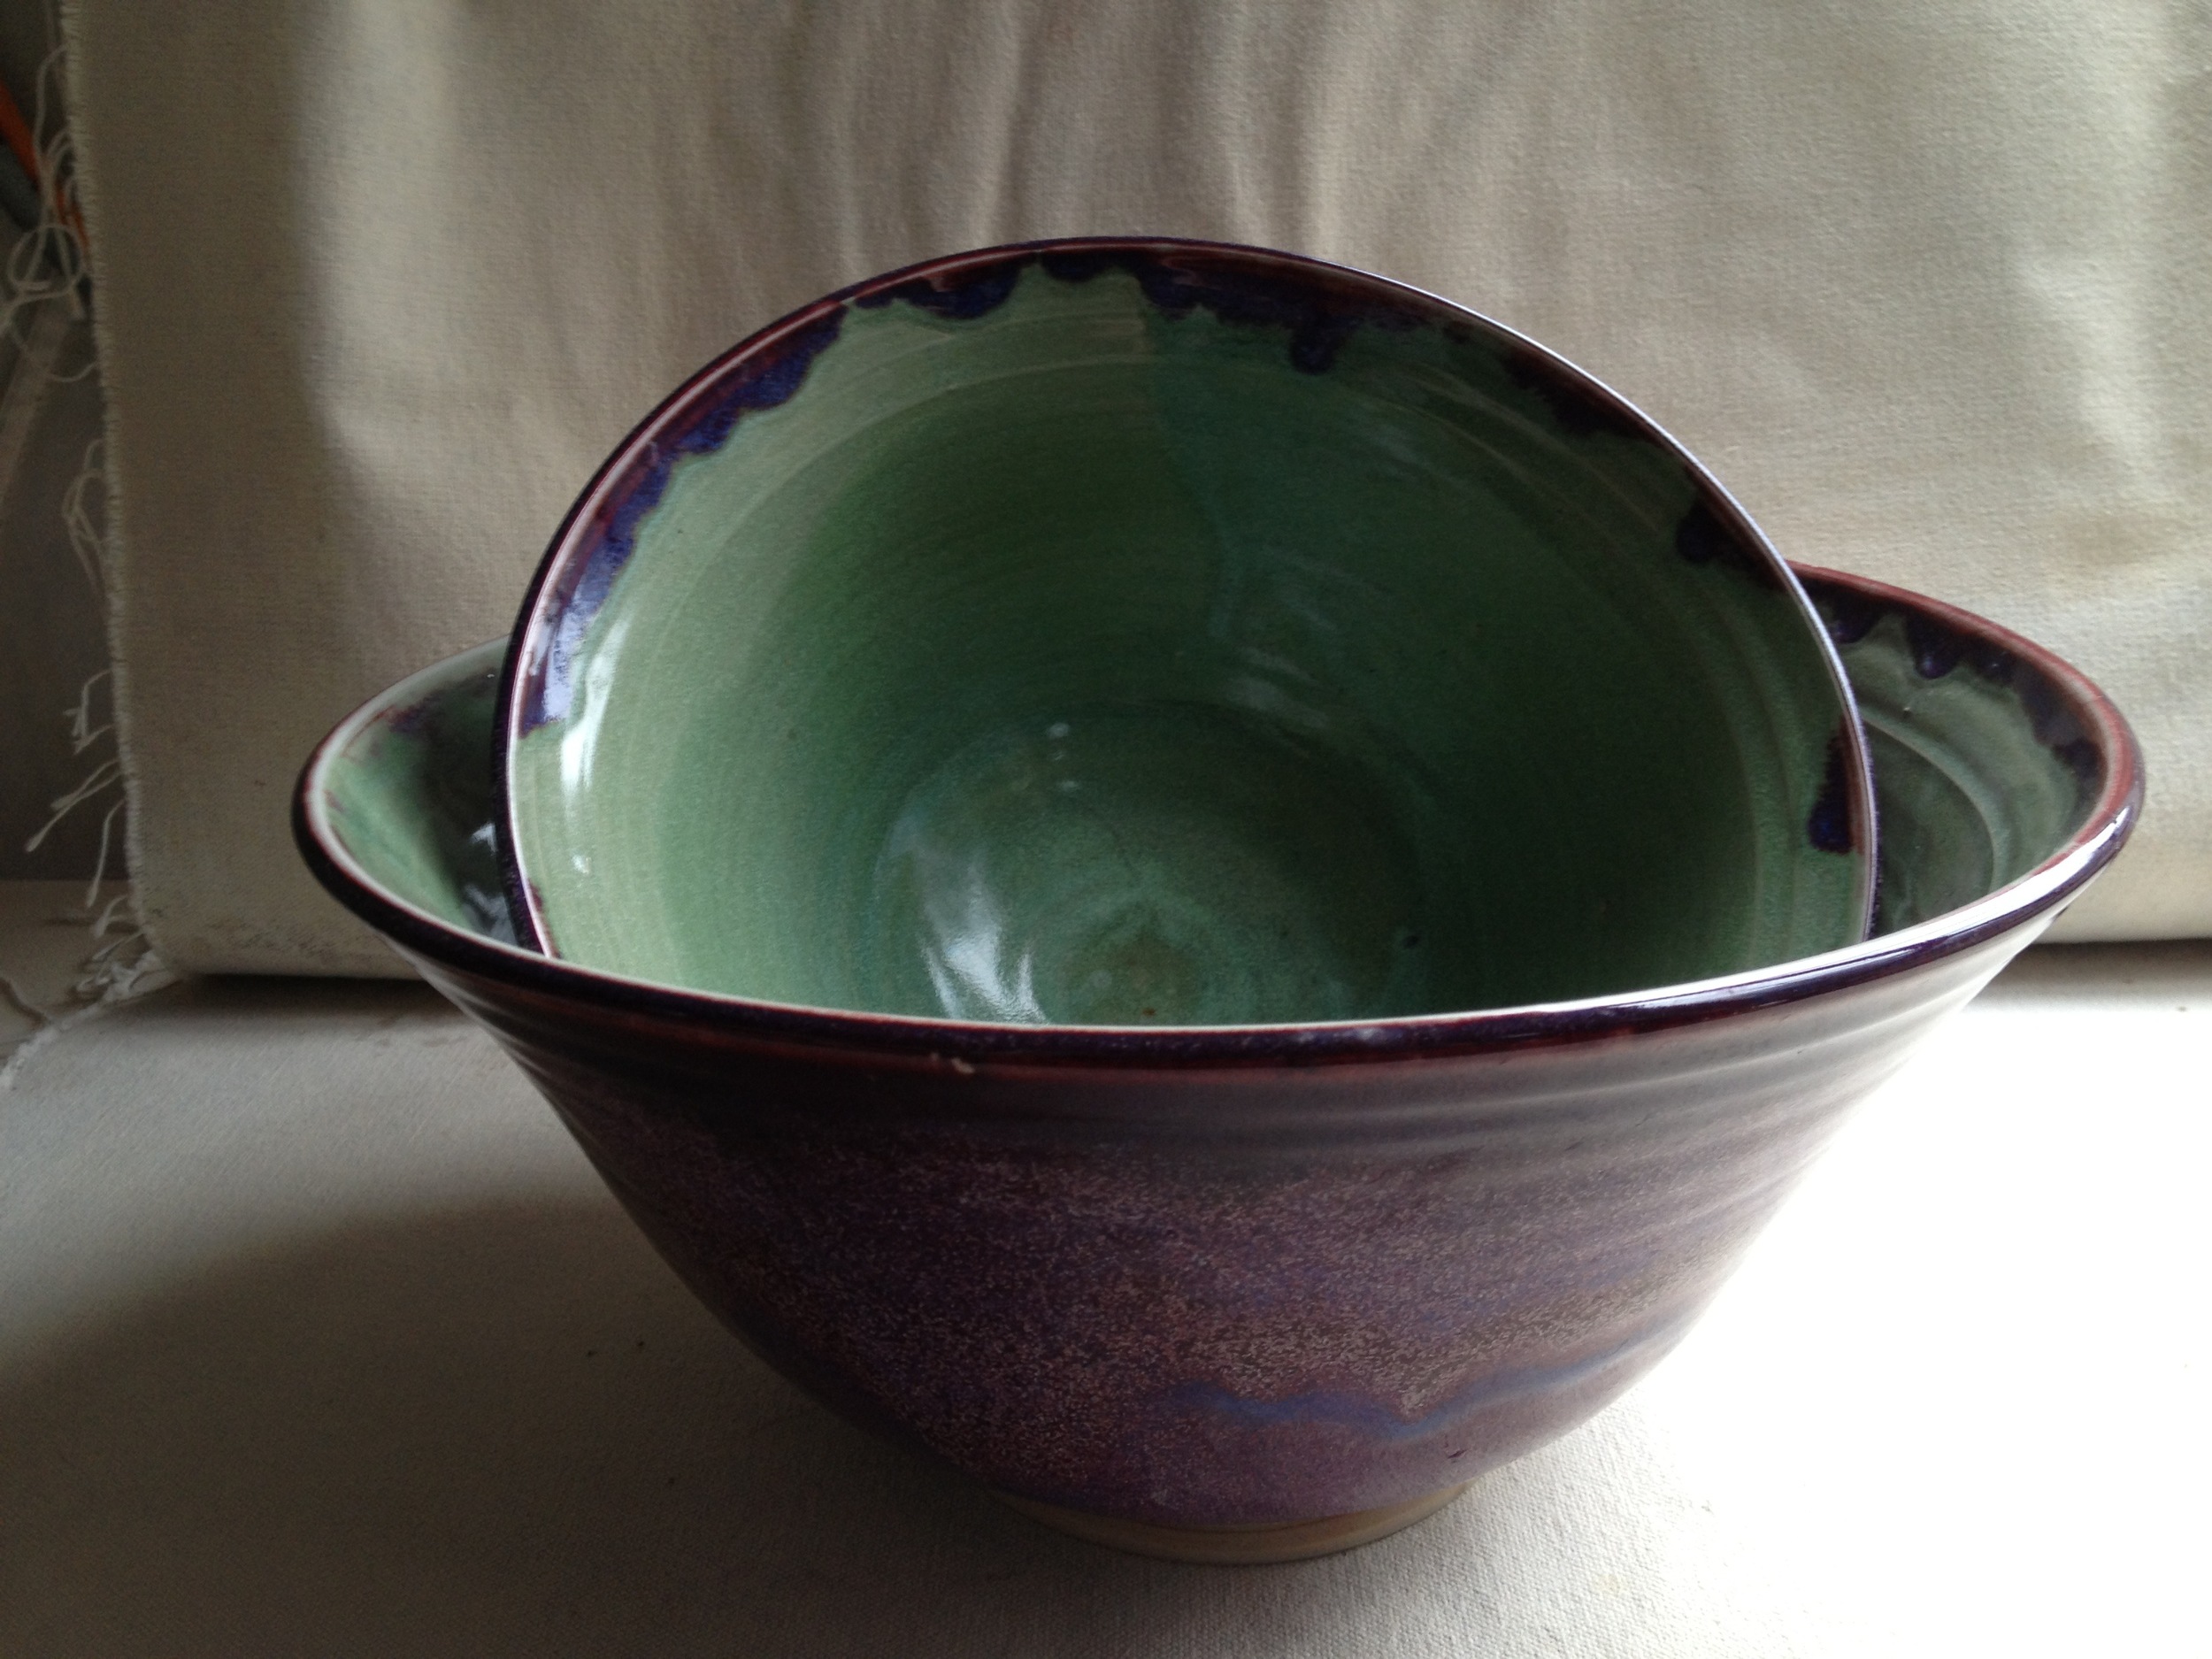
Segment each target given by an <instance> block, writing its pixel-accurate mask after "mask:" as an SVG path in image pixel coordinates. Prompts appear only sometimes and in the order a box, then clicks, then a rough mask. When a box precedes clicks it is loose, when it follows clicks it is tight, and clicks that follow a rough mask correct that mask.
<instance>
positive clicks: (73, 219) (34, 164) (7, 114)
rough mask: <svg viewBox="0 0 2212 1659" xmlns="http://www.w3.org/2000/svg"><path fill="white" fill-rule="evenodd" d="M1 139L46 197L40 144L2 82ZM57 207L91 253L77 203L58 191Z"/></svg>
mask: <svg viewBox="0 0 2212 1659" xmlns="http://www.w3.org/2000/svg"><path fill="white" fill-rule="evenodd" d="M0 138H4V139H5V140H6V141H7V145H8V148H9V149H10V150H12V151H14V152H15V158H16V160H17V161H19V162H20V163H21V164H22V166H23V176H24V177H25V178H27V179H28V180H30V181H31V188H33V189H35V190H36V191H37V192H38V193H39V196H41V197H42V198H43V197H44V196H45V195H46V186H45V184H44V183H43V182H42V180H40V178H39V169H38V141H37V140H36V139H35V138H34V137H33V136H32V135H31V127H30V123H29V122H27V121H26V120H25V119H23V111H21V110H19V109H18V108H17V107H16V103H15V94H13V93H12V92H11V91H9V90H8V88H7V83H6V82H5V81H0ZM55 206H56V207H58V209H59V210H60V211H61V216H62V218H63V219H64V220H65V221H66V222H67V224H68V226H69V228H70V229H71V230H73V231H74V232H75V233H76V234H77V245H78V246H79V247H81V248H85V249H87V250H89V249H90V247H91V246H92V244H91V242H89V241H88V240H87V239H86V236H85V231H84V218H83V216H82V215H81V214H80V213H79V212H78V211H77V204H76V203H75V202H74V201H73V199H71V198H70V197H68V196H62V195H60V194H59V192H57V193H56V196H55Z"/></svg>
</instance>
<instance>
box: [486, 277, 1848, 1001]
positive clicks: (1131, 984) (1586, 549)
mask: <svg viewBox="0 0 2212 1659" xmlns="http://www.w3.org/2000/svg"><path fill="white" fill-rule="evenodd" d="M504 695H505V698H506V707H505V710H504V718H503V724H502V728H501V729H502V733H503V764H502V766H501V771H500V777H501V778H502V780H503V786H504V787H505V789H506V792H507V801H506V812H507V816H508V821H509V822H510V824H511V828H512V832H513V833H512V838H511V855H512V858H513V860H514V870H513V872H512V873H513V877H514V885H513V887H512V888H511V891H513V892H514V893H515V894H516V895H517V897H518V901H519V904H520V913H519V914H518V917H517V918H516V919H517V925H518V927H519V928H520V930H521V931H522V933H523V935H524V937H525V938H526V939H529V940H531V941H532V942H534V943H538V944H541V946H542V947H543V948H544V949H547V950H548V951H549V952H550V953H551V954H554V955H557V956H562V957H564V958H565V959H567V960H571V961H575V962H580V963H584V964H589V965H591V966H595V967H600V968H605V969H608V970H611V971H613V972H621V973H624V974H626V975H629V976H632V977H634V978H639V979H654V980H657V981H660V982H662V983H664V984H669V985H676V986H687V987H695V988H699V989H704V990H713V991H720V992H726V993H729V994H732V995H744V996H749V997H754V998H758V999H761V1000H764V1001H772V1002H786V1003H791V1004H794V1005H798V1006H809V1007H816V1008H834V1009H846V1010H868V1011H875V1012H887V1013H897V1014H914V1015H926V1016H938V1017H944V1018H955V1019H964V1020H970V1019H972V1020H1005V1021H1018V1022H1024V1023H1030V1024H1048V1025H1126V1026H1146V1025H1152V1026H1159V1025H1232V1024H1241V1025H1249V1024H1267V1023H1277V1022H1284V1021H1298V1022H1310V1021H1317V1020H1333V1019H1371V1018H1387V1017H1391V1016H1397V1015H1407V1014H1425V1013H1437V1012H1444V1011H1448V1010H1463V1009H1475V1008H1497V1007H1505V1006H1511V1005H1516V1004H1522V1003H1528V1002H1544V1001H1555V1000H1559V999H1562V998H1568V997H1579V996H1592V995H1603V994H1607V993H1614V992H1622V991H1628V990H1632V989H1637V988H1640V987H1647V986H1653V985H1667V984H1674V983H1678V982H1680V981H1682V980H1686V979H1701V978H1705V977H1709V976H1711V975H1715V974H1720V973H1725V972H1734V971H1737V970H1740V969H1744V968H1751V967H1755V966H1760V965H1763V964H1768V963H1771V962H1777V961H1781V960H1785V959H1787V958H1789V957H1793V956H1804V955H1808V954H1810V953H1813V952H1816V951H1818V950H1822V949H1828V948H1831V947H1833V946H1838V945H1843V944H1847V943H1853V942H1855V941H1858V940H1859V939H1861V938H1862V937H1863V934H1864V930H1865V926H1866V922H1867V918H1868V905H1869V902H1870V894H1871V888H1872V876H1873V869H1874V864H1873V856H1872V831H1871V826H1870V819H1871V811H1870V799H1871V797H1870V785H1869V783H1868V781H1867V778H1866V775H1865V772H1864V768H1863V763H1862V760H1861V757H1860V750H1859V733H1858V727H1857V726H1856V723H1855V720H1854V719H1853V718H1852V710H1851V709H1850V706H1849V693H1848V687H1847V681H1846V679H1845V676H1844V675H1843V673H1842V671H1841V669H1840V667H1839V664H1837V663H1836V661H1835V660H1834V657H1833V653H1832V650H1831V649H1830V647H1829V644H1828V642H1827V641H1826V639H1825V638H1824V635H1823V634H1822V633H1821V631H1820V629H1819V626H1818V624H1817V621H1816V618H1814V617H1813V616H1812V614H1811V611H1810V610H1809V607H1808V606H1807V605H1806V603H1805V601H1804V598H1803V595H1801V593H1800V592H1799V591H1798V589H1797V587H1796V584H1795V582H1794V580H1793V579H1792V577H1791V576H1790V574H1789V572H1788V571H1787V569H1786V566H1785V565H1783V564H1782V563H1781V562H1780V561H1779V560H1778V559H1777V558H1776V557H1775V556H1774V555H1773V553H1772V552H1771V550H1770V549H1768V548H1767V546H1766V545H1765V543H1764V542H1763V541H1762V540H1761V538H1760V537H1759V535H1758V534H1757V532H1756V531H1755V530H1754V529H1753V527H1752V526H1750V524H1749V523H1748V522H1747V520H1746V519H1745V518H1744V517H1743V515H1742V514H1741V513H1740V511H1738V510H1737V509H1736V507H1735V506H1734V504H1733V503H1731V502H1730V501H1729V500H1728V498H1727V497H1726V495H1724V494H1723V493H1722V492H1721V491H1720V490H1719V488H1717V486H1715V485H1714V483H1713V482H1712V480H1710V479H1709V478H1708V477H1707V476H1706V475H1705V474H1704V473H1703V472H1701V470H1700V469H1699V468H1698V467H1697V465H1695V464H1694V462H1693V461H1692V460H1691V459H1690V458H1689V457H1687V456H1686V454H1684V453H1683V452H1682V450H1681V449H1679V447H1678V446H1677V445H1676V444H1674V443H1673V442H1671V440H1669V439H1668V438H1667V437H1666V436H1665V434H1663V433H1661V432H1660V431H1658V430H1657V428H1655V426H1652V425H1651V423H1650V422H1648V421H1647V420H1646V419H1643V418H1642V417H1641V416H1640V415H1639V414H1637V413H1636V412H1635V411H1633V410H1632V409H1630V408H1629V407H1628V406H1627V405H1626V404H1624V403H1622V402H1621V401H1620V400H1619V399H1617V398H1616V397H1615V396H1612V395H1611V394H1610V393H1609V392H1607V391H1606V390H1605V389H1604V388H1601V387H1600V386H1598V385H1597V384H1596V383H1595V382H1594V381H1592V380H1589V379H1588V378H1587V377H1586V376H1585V375H1582V374H1581V373H1578V372H1577V371H1576V370H1574V369H1572V368H1571V367H1570V366H1568V365H1565V364H1563V363H1562V362H1561V361H1559V360H1558V359H1557V358H1555V357H1552V356H1550V355H1549V354H1548V353H1547V352H1544V351H1542V350H1541V349H1539V348H1537V347H1536V346H1534V345H1532V344H1531V343H1530V342H1527V341H1526V340H1524V339H1522V338H1521V337H1520V336H1518V335H1516V334H1511V333H1509V332H1508V331H1506V330H1504V329H1502V328H1501V327H1499V326H1496V325H1494V324H1492V323H1489V322H1487V321H1486V320H1485V319H1481V318H1479V317H1477V316H1475V315H1473V314H1472V313H1471V312H1468V311H1463V310H1461V309H1460V308H1458V307H1456V306H1454V305H1450V304H1448V303H1445V302H1443V301H1441V300H1438V299H1435V298H1433V297H1432V296H1427V295H1425V294H1420V293H1417V292H1416V291H1415V290H1412V289H1409V288H1402V287H1400V286H1398V285H1396V284H1394V283H1391V282H1386V281H1384V280H1380V279H1379V278H1375V277H1370V276H1365V275H1363V274H1360V273H1354V272H1349V271H1345V270H1342V269H1340V268H1337V267H1334V266H1330V265H1320V264H1317V263H1316V262H1314V261H1311V260H1307V259H1302V258H1294V257H1290V256H1287V255H1281V254H1273V253H1265V252H1261V251H1258V250H1249V249H1233V248H1222V247H1214V246H1204V245H1198V244H1191V243H1168V242H1123V241H1116V242H1096V241H1094V242H1072V243H1056V244H1050V245H1043V246H1036V247H1025V248H1019V249H1011V250H1009V249H996V250H987V251H984V252H981V253H975V254H966V255H962V256H959V257H955V258H950V259H944V260H940V261H938V262H936V263H934V264H931V265H923V266H919V267H916V268H915V269H912V270H910V271H904V272H900V273H895V274H893V275H890V276H887V277H882V278H879V279H877V280H874V281H872V282H868V283H864V284H862V285H860V286H859V287H857V288H852V289H849V290H848V291H846V292H845V293H843V294H841V295H839V296H833V297H832V298H830V299H827V300H824V301H822V302H820V303H818V304H815V305H812V306H810V307H808V308H807V309H805V310H804V311H800V312H798V313H797V314H795V316H793V317H791V318H788V319H786V320H784V321H783V322H780V323H778V324H776V325H775V326H772V327H771V328H769V329H768V330H766V331H764V333H762V334H759V335H757V336H756V337H755V338H753V339H752V340H750V341H749V342H745V343H744V344H742V345H741V346H739V347H738V348H736V349H734V350H733V351H732V352H731V353H729V354H728V355H727V356H726V357H722V358H721V359H719V360H718V361H717V362H716V363H714V364H712V365H710V366H709V367H708V368H707V369H705V370H704V371H703V372H702V373H700V374H699V375H698V376H697V377H696V378H695V379H694V380H692V381H691V382H690V383H689V384H688V385H687V386H686V387H684V388H682V389H681V390H680V392H678V393H677V394H676V396H674V397H673V398H672V399H671V400H670V402H669V403H667V404H666V405H664V407H663V408H662V409H661V410H660V411H658V412H657V413H656V414H655V415H653V416H652V417H651V419H649V420H648V421H647V422H646V423H645V424H644V426H641V427H640V428H639V430H638V431H637V432H636V433H635V434H634V435H633V436H632V437H631V438H630V439H629V440H628V441H627V442H626V443H625V444H624V445H623V447H622V448H621V449H619V450H618V452H617V454H616V456H615V457H614V458H613V459H612V460H611V462H610V463H609V464H608V465H607V467H606V469H605V470H604V471H603V472H602V473H601V475H600V476H599V478H598V479H597V480H596V481H595V483H594V484H593V485H592V486H591V488H589V489H588V491H587V492H586V494H585V495H584V496H583V498H582V499H581V501H580V503H579V504H578V505H577V507H576V509H575V510H574V511H573V513H572V516H571V518H570V519H569V520H568V522H567V524H566V526H565V528H564V529H563V531H562V533H561V534H560V535H559V537H558V538H557V541H556V542H555V544H554V547H553V549H552V550H551V551H550V553H549V555H548V557H547V558H546V560H545V563H544V565H542V567H541V570H540V572H539V573H538V577H537V580H536V582H535V584H534V588H533V589H532V592H531V595H530V598H529V600H528V602H527V603H526V607H525V610H524V612H523V616H522V619H521V622H520V624H519V626H518V630H517V634H516V646H515V655H514V660H513V666H512V672H511V679H510V681H509V683H508V686H507V687H506V689H505V692H504Z"/></svg>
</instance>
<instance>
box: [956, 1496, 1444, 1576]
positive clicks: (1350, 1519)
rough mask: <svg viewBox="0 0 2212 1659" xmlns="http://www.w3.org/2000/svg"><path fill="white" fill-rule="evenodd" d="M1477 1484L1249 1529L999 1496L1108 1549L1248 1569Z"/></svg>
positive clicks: (1378, 1534) (1348, 1545)
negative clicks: (1128, 1516) (1127, 1516)
mask: <svg viewBox="0 0 2212 1659" xmlns="http://www.w3.org/2000/svg"><path fill="white" fill-rule="evenodd" d="M1471 1484H1472V1483H1471V1482H1469V1481H1462V1482H1461V1483H1460V1484H1459V1485H1457V1486H1447V1487H1446V1488H1445V1489H1444V1490H1443V1491H1441V1492H1432V1493H1430V1494H1427V1495H1426V1496H1425V1497H1419V1498H1414V1499H1411V1500H1409V1502H1404V1503H1389V1504H1385V1505H1384V1506H1383V1507H1382V1508H1381V1509H1356V1510H1354V1511H1353V1512H1352V1513H1351V1514H1349V1515H1325V1516H1322V1517H1319V1518H1318V1519H1316V1520H1310V1521H1263V1522H1260V1523H1258V1524H1256V1525H1249V1526H1162V1525H1157V1524H1156V1523H1154V1522H1150V1521H1128V1520H1123V1519H1121V1518H1119V1517H1116V1516H1110V1515H1091V1514H1088V1513H1087V1512H1085V1511H1084V1510H1081V1509H1062V1508H1061V1507H1060V1506H1059V1505H1058V1504H1056V1503H1039V1502H1035V1501H1034V1500H1033V1499H1030V1498H1017V1497H1015V1496H1013V1495H1011V1494H1009V1493H1004V1492H1001V1493H998V1494H995V1495H996V1496H997V1497H998V1499H999V1500H1000V1501H1001V1502H1003V1503H1006V1504H1008V1505H1010V1506H1011V1507H1012V1508H1014V1509H1018V1510H1020V1511H1021V1512H1022V1513H1023V1514H1024V1515H1026V1516H1027V1517H1029V1518H1030V1519H1031V1520H1033V1521H1041V1522H1042V1523H1043V1524H1044V1525H1047V1526H1049V1527H1051V1528H1053V1529H1054V1530H1055V1531H1056V1532H1068V1533H1071V1534H1072V1535H1073V1536H1075V1537H1077V1538H1080V1539H1083V1540H1087V1541H1088V1542H1090V1543H1094V1544H1103V1545H1105V1546H1106V1547H1107V1548H1110V1549H1121V1550H1126V1551H1128V1552H1129V1553H1130V1554H1132V1555H1156V1556H1158V1557H1159V1558H1160V1559H1162V1560H1164V1561H1189V1562H1198V1563H1203V1564H1206V1565H1209V1566H1217V1567H1244V1566H1260V1565H1264V1564H1266V1563H1271V1562H1279V1561H1304V1560H1307V1559H1309V1558H1310V1557H1311V1556H1315V1555H1334V1554H1336V1553H1337V1551H1339V1550H1342V1549H1357V1548H1359V1547H1360V1546H1361V1545H1362V1544H1371V1543H1373V1542H1374V1541H1375V1540H1377V1539H1379V1538H1387V1537H1389V1536H1390V1534H1391V1533H1393V1532H1397V1531H1398V1530H1399V1529H1400V1528H1402V1527H1408V1526H1411V1525H1413V1524H1414V1523H1415V1522H1416V1521H1422V1520H1426V1519H1427V1518H1428V1517H1430V1516H1432V1515H1434V1514H1435V1513H1436V1512H1437V1511H1438V1510H1439V1509H1442V1508H1443V1507H1444V1506H1445V1505H1446V1504H1448V1503H1449V1502H1451V1501H1452V1500H1453V1499H1454V1498H1456V1497H1457V1496H1458V1495H1459V1494H1461V1493H1463V1492H1464V1491H1466V1490H1467V1488H1468V1486H1470V1485H1471Z"/></svg>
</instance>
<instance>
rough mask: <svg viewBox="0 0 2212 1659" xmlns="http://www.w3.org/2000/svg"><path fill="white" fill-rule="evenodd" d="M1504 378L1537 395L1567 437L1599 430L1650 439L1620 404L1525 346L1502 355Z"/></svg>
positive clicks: (1622, 436)
mask: <svg viewBox="0 0 2212 1659" xmlns="http://www.w3.org/2000/svg"><path fill="white" fill-rule="evenodd" d="M1504 367H1505V375H1506V379H1508V380H1511V381H1512V382H1513V384H1514V385H1516V386H1517V387H1519V388H1521V390H1523V391H1525V392H1528V393H1531V394H1532V395H1533V396H1537V397H1540V398H1541V399H1542V400H1543V402H1544V406H1545V407H1546V408H1547V409H1548V410H1550V411H1551V416H1552V419H1554V420H1555V421H1557V422H1558V423H1559V424H1560V426H1561V427H1563V429H1564V430H1565V431H1566V433H1567V434H1568V435H1569V436H1571V437H1576V438H1588V437H1593V436H1594V435H1596V434H1599V433H1601V432H1604V433H1610V434H1612V435H1613V436H1615V437H1617V438H1634V439H1637V440H1638V441H1640V442H1645V443H1648V442H1651V433H1650V431H1649V429H1648V428H1647V427H1646V426H1644V424H1643V423H1642V422H1641V421H1640V420H1638V419H1636V417H1635V416H1633V415H1632V414H1630V413H1629V411H1627V410H1625V409H1624V408H1622V407H1621V406H1620V405H1619V404H1617V403H1610V402H1609V401H1607V400H1606V399H1604V398H1602V397H1600V396H1598V395H1597V394H1596V393H1594V392H1593V391H1592V390H1591V389H1590V388H1588V387H1586V386H1583V385H1581V384H1579V383H1578V382H1577V381H1574V380H1569V379H1567V378H1566V376H1564V375H1563V374H1561V373H1560V372H1559V370H1558V368H1557V366H1556V365H1554V364H1553V363H1552V362H1551V360H1550V359H1549V358H1548V357H1544V356H1543V355H1541V354H1540V353H1539V352H1535V351H1532V350H1530V349H1527V348H1526V347H1518V348H1516V349H1513V350H1511V351H1509V352H1507V353H1506V354H1505V357H1504Z"/></svg>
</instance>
